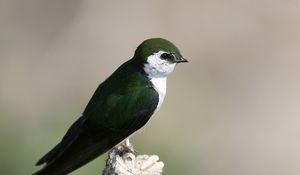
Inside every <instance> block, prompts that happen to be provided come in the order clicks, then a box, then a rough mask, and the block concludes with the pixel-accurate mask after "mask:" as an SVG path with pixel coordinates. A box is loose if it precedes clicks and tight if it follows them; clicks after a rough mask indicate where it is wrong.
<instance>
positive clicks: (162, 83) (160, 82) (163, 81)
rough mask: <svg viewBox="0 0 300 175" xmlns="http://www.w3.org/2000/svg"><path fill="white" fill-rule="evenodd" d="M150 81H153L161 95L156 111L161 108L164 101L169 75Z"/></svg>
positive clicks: (159, 95)
mask: <svg viewBox="0 0 300 175" xmlns="http://www.w3.org/2000/svg"><path fill="white" fill-rule="evenodd" d="M150 81H151V82H152V84H153V86H154V89H155V90H156V91H157V93H158V97H159V100H158V105H157V107H156V109H155V111H154V113H155V112H157V111H158V110H159V109H160V107H161V105H162V102H163V101H164V98H165V95H166V90H167V77H157V78H151V79H150Z"/></svg>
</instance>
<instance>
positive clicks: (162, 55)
mask: <svg viewBox="0 0 300 175" xmlns="http://www.w3.org/2000/svg"><path fill="white" fill-rule="evenodd" d="M172 56H173V55H172V54H169V53H163V54H161V55H160V58H161V59H168V58H172Z"/></svg>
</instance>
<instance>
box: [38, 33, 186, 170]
mask: <svg viewBox="0 0 300 175" xmlns="http://www.w3.org/2000/svg"><path fill="white" fill-rule="evenodd" d="M186 62H188V61H187V60H186V59H185V58H183V57H182V55H181V53H180V51H179V49H178V48H177V47H176V46H175V45H174V44H173V43H172V42H170V41H168V40H166V39H163V38H150V39H147V40H145V41H143V42H142V43H141V44H140V45H139V46H138V47H137V48H136V50H135V52H134V56H133V57H132V58H131V59H129V60H128V61H126V62H125V63H123V64H122V65H121V66H120V67H118V68H117V70H116V71H114V72H113V73H112V74H111V75H110V76H109V77H108V78H107V79H106V80H104V81H103V82H102V83H101V84H100V85H99V86H98V88H97V89H96V91H95V92H94V94H93V96H92V98H91V99H90V101H89V102H88V104H87V106H86V108H85V110H84V112H83V113H82V115H81V116H80V117H79V118H78V119H77V120H76V121H75V122H74V123H73V124H72V125H71V126H70V128H69V129H68V130H67V132H66V134H65V135H64V137H63V138H62V140H61V141H60V142H59V143H58V144H57V145H56V146H55V147H54V148H53V149H52V150H50V151H49V152H48V153H47V154H46V155H44V156H43V157H42V158H41V159H40V160H39V161H37V163H36V166H39V165H42V164H44V166H43V167H42V168H41V169H40V170H38V171H37V172H35V173H33V175H64V174H68V173H70V172H72V171H74V170H76V169H78V168H80V167H81V166H83V165H85V164H87V163H88V162H90V161H92V160H94V159H95V158H97V157H98V156H100V155H102V154H104V153H105V152H107V151H108V150H110V149H111V148H113V147H114V146H116V145H118V144H120V143H121V142H122V141H124V140H125V139H127V138H128V137H129V136H131V135H132V134H133V133H135V132H137V131H138V130H140V129H141V128H143V127H144V126H145V125H146V124H147V122H148V121H149V119H150V118H151V117H152V116H153V115H154V114H155V113H156V112H157V111H158V110H159V109H160V107H161V105H162V103H163V100H164V98H165V94H166V87H167V77H168V75H170V74H171V73H172V72H173V71H174V69H175V67H176V65H177V64H178V63H186Z"/></svg>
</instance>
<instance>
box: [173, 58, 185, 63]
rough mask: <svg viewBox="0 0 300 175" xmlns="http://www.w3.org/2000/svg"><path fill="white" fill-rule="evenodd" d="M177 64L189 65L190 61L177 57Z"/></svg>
mask: <svg viewBox="0 0 300 175" xmlns="http://www.w3.org/2000/svg"><path fill="white" fill-rule="evenodd" d="M175 62H176V63H187V62H188V60H186V59H185V58H183V57H180V58H177V57H176V60H175Z"/></svg>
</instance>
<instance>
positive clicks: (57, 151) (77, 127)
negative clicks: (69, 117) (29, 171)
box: [36, 117, 86, 165]
mask: <svg viewBox="0 0 300 175" xmlns="http://www.w3.org/2000/svg"><path fill="white" fill-rule="evenodd" d="M85 120H86V119H85V118H84V117H80V118H79V119H78V120H77V121H76V122H74V123H73V124H72V126H71V127H70V128H69V130H68V131H67V133H66V134H65V136H64V137H63V139H62V140H61V142H60V143H59V144H57V145H56V146H55V147H54V148H53V149H52V150H50V151H49V152H48V153H47V154H46V155H44V156H43V157H42V158H41V159H40V160H39V161H38V162H37V163H36V165H42V164H43V163H49V162H51V161H53V160H54V159H56V158H57V157H59V156H60V155H61V154H62V153H63V152H64V151H65V149H67V148H68V147H69V146H70V145H71V144H72V143H73V142H74V141H75V140H76V139H77V137H78V136H79V135H80V132H81V131H82V125H83V123H84V121H85Z"/></svg>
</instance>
